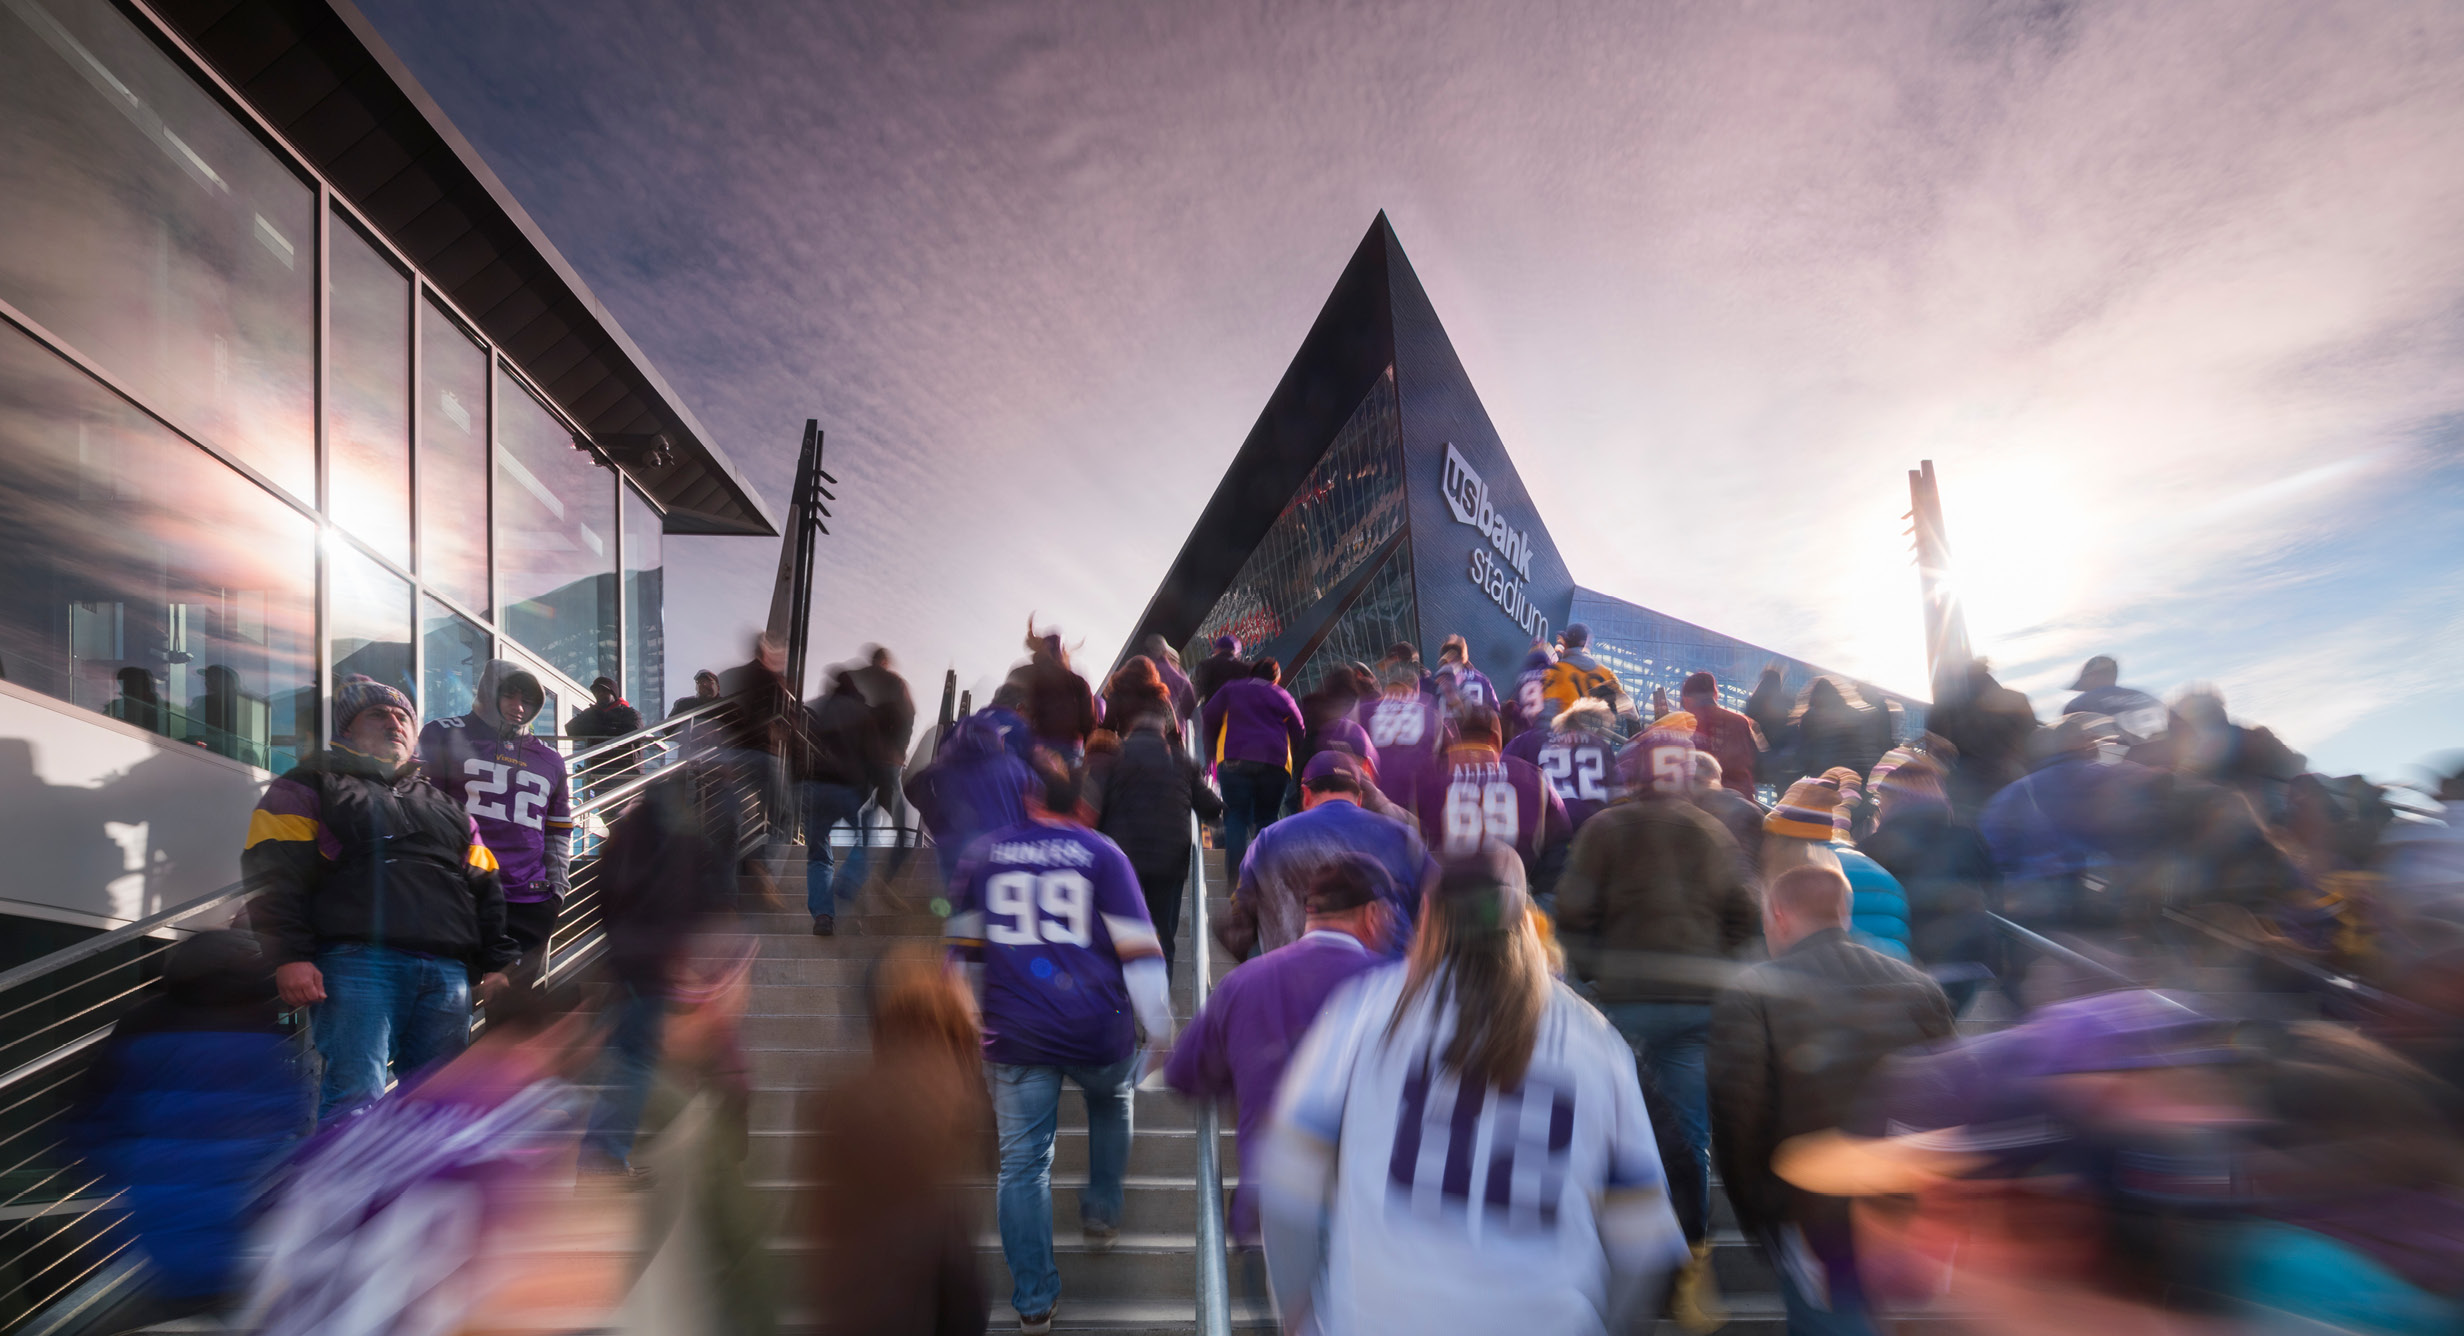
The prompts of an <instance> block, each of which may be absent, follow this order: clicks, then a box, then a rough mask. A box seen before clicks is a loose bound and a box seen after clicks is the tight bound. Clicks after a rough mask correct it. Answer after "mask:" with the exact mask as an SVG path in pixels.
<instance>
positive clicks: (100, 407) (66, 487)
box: [0, 324, 316, 770]
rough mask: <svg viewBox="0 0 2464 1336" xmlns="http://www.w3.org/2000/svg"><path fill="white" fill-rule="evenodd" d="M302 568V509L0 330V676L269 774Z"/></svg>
mask: <svg viewBox="0 0 2464 1336" xmlns="http://www.w3.org/2000/svg"><path fill="white" fill-rule="evenodd" d="M315 570H316V530H315V526H314V524H313V523H312V522H311V521H310V520H309V519H308V518H307V517H306V516H304V515H301V514H299V513H298V512H296V511H294V510H293V509H291V508H290V507H289V506H286V505H284V504H283V503H282V502H280V501H278V500H276V499H275V498H274V497H272V496H271V495H269V494H267V493H266V492H265V490H264V489H263V488H260V487H258V486H257V485H256V484H255V483H252V482H250V481H249V480H247V479H246V478H244V477H242V476H241V475H240V474H238V473H235V472H233V471H232V470H231V469H229V468H226V467H224V466H223V464H222V463H220V462H219V461H217V460H215V459H214V458H213V457H212V456H210V455H208V454H207V453H206V452H205V451H203V450H200V449H198V448H197V447H196V446H195V445H193V444H191V443H189V442H187V441H184V440H181V439H180V438H179V437H177V436H174V435H173V434H171V433H170V432H168V431H165V430H163V429H162V427H161V426H160V425H158V424H156V423H155V422H154V421H153V420H152V419H150V418H147V417H146V416H144V415H143V414H141V413H139V412H137V411H136V410H135V409H133V408H131V407H129V406H128V404H127V403H126V402H125V401H123V400H122V399H120V398H119V397H118V396H116V395H113V394H112V393H111V392H109V391H108V390H105V389H104V388H103V387H102V386H100V385H98V384H96V383H95V382H94V381H93V380H92V379H91V378H89V377H87V376H86V375H85V374H84V373H82V372H80V371H78V370H77V369H76V368H75V367H73V366H71V365H69V364H68V363H67V362H66V361H64V360H62V359H61V358H59V357H57V356H55V355H53V354H52V353H51V352H50V351H49V350H48V349H45V348H43V347H41V346H40V345H38V344H36V343H35V342H34V341H33V340H32V339H30V338H28V337H26V335H24V334H23V333H22V332H20V331H19V330H17V329H16V328H15V327H14V326H11V325H7V324H0V571H6V572H8V579H6V580H0V676H5V677H6V678H7V679H8V680H9V681H11V682H14V683H16V684H18V685H19V686H22V687H27V688H29V689H32V690H35V691H40V692H42V693H44V694H45V695H48V696H52V697H55V698H58V699H60V700H65V701H68V702H70V703H72V704H76V705H80V706H84V707H86V708H88V709H94V710H102V711H105V712H108V713H110V714H112V715H114V716H115V717H118V718H120V719H123V720H126V721H127V722H129V723H132V724H135V725H137V726H138V727H141V728H145V729H149V730H151V731H153V732H157V733H161V734H163V735H165V736H168V737H172V738H176V739H179V740H181V741H184V742H189V743H194V744H196V745H198V746H201V747H206V748H209V749H211V750H213V751H217V752H220V753H222V754H223V755H225V756H230V757H233V758H235V759H238V760H242V761H246V762H248V763H249V764H251V765H258V766H264V767H266V768H268V769H273V770H282V769H286V768H288V767H289V766H290V765H291V764H292V763H293V762H294V761H295V760H296V759H297V757H298V753H299V750H300V748H301V747H302V745H303V744H304V743H305V742H306V741H307V736H306V735H307V734H308V733H309V732H311V731H313V727H314V723H315V719H316V704H315V703H316V670H315V655H314V653H313V652H312V650H311V646H312V644H313V643H314V641H313V637H314V635H315V629H314V628H315V615H314V614H315V602H316V584H315V574H314V572H315Z"/></svg>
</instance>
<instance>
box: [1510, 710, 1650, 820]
mask: <svg viewBox="0 0 2464 1336" xmlns="http://www.w3.org/2000/svg"><path fill="white" fill-rule="evenodd" d="M1616 729H1617V715H1616V713H1615V712H1614V711H1612V710H1610V709H1609V707H1608V705H1607V703H1606V702H1604V701H1596V700H1589V701H1576V702H1575V703H1574V704H1573V705H1572V706H1570V707H1568V708H1567V710H1566V712H1565V713H1563V714H1561V715H1558V716H1557V718H1556V719H1555V720H1554V721H1552V722H1551V723H1550V724H1549V726H1548V727H1546V728H1533V729H1526V730H1525V731H1524V732H1523V733H1521V734H1520V735H1518V736H1516V737H1515V738H1514V739H1513V740H1511V741H1509V742H1508V743H1507V744H1506V755H1507V756H1510V757H1513V758H1515V759H1517V760H1521V761H1527V762H1529V763H1530V764H1532V765H1534V766H1537V767H1539V769H1540V773H1541V774H1543V775H1545V776H1547V777H1548V781H1549V783H1550V785H1551V786H1552V787H1554V788H1555V789H1556V790H1557V800H1558V802H1560V803H1562V804H1563V805H1564V806H1565V809H1566V824H1567V826H1568V827H1569V831H1570V832H1571V831H1578V830H1581V829H1582V828H1583V823H1584V822H1586V821H1589V820H1590V819H1591V818H1592V817H1594V816H1596V815H1598V814H1599V812H1600V809H1602V808H1604V807H1606V806H1608V805H1609V804H1610V803H1613V802H1615V801H1617V799H1618V798H1619V797H1620V796H1622V795H1623V794H1624V792H1625V787H1624V785H1622V784H1620V783H1619V782H1618V779H1617V736H1616Z"/></svg>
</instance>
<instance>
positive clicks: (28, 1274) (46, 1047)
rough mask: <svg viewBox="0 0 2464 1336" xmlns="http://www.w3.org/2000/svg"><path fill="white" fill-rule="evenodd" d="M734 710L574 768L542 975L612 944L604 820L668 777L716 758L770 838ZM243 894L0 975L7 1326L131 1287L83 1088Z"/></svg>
mask: <svg viewBox="0 0 2464 1336" xmlns="http://www.w3.org/2000/svg"><path fill="white" fill-rule="evenodd" d="M730 708H731V707H729V706H727V705H726V704H724V703H714V704H713V705H712V706H710V707H708V708H706V709H703V710H698V711H692V712H689V713H687V714H683V715H678V716H676V717H674V718H671V719H666V720H662V721H660V722H658V723H655V724H652V725H650V726H649V727H646V728H644V729H641V730H640V731H638V732H635V733H630V734H627V735H625V736H624V737H621V738H615V739H610V740H608V741H605V742H601V743H597V744H596V745H594V746H591V747H588V748H585V749H582V750H579V751H576V752H573V753H572V754H571V755H569V756H568V757H567V758H566V765H567V770H568V774H569V775H570V782H571V784H572V788H573V793H574V795H575V797H574V803H573V818H574V851H575V852H574V857H573V861H572V865H571V874H572V876H571V881H572V887H571V892H570V894H569V895H568V897H567V899H566V902H565V906H564V909H563V911H562V913H561V914H560V916H559V919H558V924H557V927H556V930H555V932H554V933H553V934H552V935H551V937H550V939H549V944H548V950H547V953H546V955H547V958H546V960H545V962H544V963H543V971H542V972H543V973H544V974H545V976H546V977H548V978H550V979H563V978H569V977H575V976H577V975H578V974H579V972H580V971H581V970H583V969H584V968H585V967H587V966H588V965H589V964H590V963H591V962H592V961H593V960H594V959H596V958H597V956H598V955H599V953H600V951H601V950H602V949H603V947H604V946H605V943H606V940H607V935H606V931H605V929H604V927H603V925H602V924H601V921H600V913H599V908H600V898H601V897H600V894H599V891H600V884H599V883H600V876H601V868H600V865H599V861H598V858H597V855H596V851H597V847H598V844H599V842H600V840H601V839H603V838H604V836H605V834H606V827H607V823H608V821H609V820H610V819H612V818H613V816H614V815H615V814H616V813H617V812H618V811H620V810H621V809H622V808H623V806H624V805H625V804H626V803H629V802H631V801H632V799H633V798H634V797H635V796H636V795H638V794H639V793H641V792H642V791H643V790H644V789H646V788H647V787H649V785H650V784H651V783H653V782H654V781H655V780H657V779H658V778H659V777H660V775H661V774H662V773H663V772H665V771H667V770H669V769H671V768H673V767H675V766H677V765H680V764H684V763H687V762H703V761H715V762H717V763H716V764H712V765H706V766H702V767H700V768H699V769H697V770H696V771H695V773H694V778H693V781H692V782H696V783H710V784H716V785H723V786H728V787H730V788H734V789H736V790H738V791H737V792H735V793H732V794H729V795H727V796H726V797H725V798H724V799H723V800H722V801H721V802H720V803H719V804H718V805H719V806H720V807H721V808H722V809H724V810H728V811H729V812H731V814H732V818H733V820H734V821H735V824H736V826H737V830H738V835H739V848H738V853H739V855H740V856H741V855H743V854H745V853H747V852H749V850H750V849H751V848H752V847H754V846H757V845H759V844H760V843H762V842H764V841H767V840H768V839H769V838H770V830H769V828H768V823H767V820H766V818H765V816H764V813H765V812H766V811H768V810H769V809H770V807H771V803H768V802H762V801H754V800H752V798H751V795H750V794H749V793H746V792H742V791H741V786H742V783H743V781H744V779H745V776H743V775H739V774H736V773H734V771H733V769H732V768H731V767H730V766H729V764H728V763H727V761H726V760H725V759H724V758H723V757H722V756H721V747H720V743H721V742H722V741H723V740H724V738H725V735H726V733H727V731H728V725H729V723H730V722H731V721H730V719H729V718H728V716H727V711H728V710H729V709H730ZM775 799H776V795H773V801H775ZM239 834H240V832H238V831H234V832H232V838H233V839H234V840H235V841H236V840H237V839H238V838H239ZM246 897H247V887H246V885H245V884H233V885H230V886H226V887H224V888H222V889H221V890H218V891H215V892H213V893H212V894H209V895H205V896H200V897H198V898H197V899H194V900H191V901H188V902H187V903H185V904H181V905H177V906H174V907H172V908H170V909H167V910H164V911H162V912H160V913H157V914H154V915H152V916H150V917H148V918H145V919H141V920H139V921H137V922H135V923H131V924H128V925H126V926H124V927H120V928H115V929H112V930H111V931H109V932H105V933H101V934H98V935H96V936H94V937H91V938H88V939H87V940H85V941H83V942H79V943H76V944H75V945H72V946H69V947H66V948H63V949H62V950H59V951H55V952H52V953H51V954H49V955H46V956H43V957H41V958H40V959H37V960H33V961H30V962H28V963H26V964H24V965H20V966H18V967H16V968H14V969H10V970H8V971H5V972H0V1165H5V1166H6V1167H5V1168H0V1329H8V1330H14V1329H16V1328H17V1327H19V1326H20V1325H21V1324H25V1323H27V1322H28V1321H29V1319H31V1318H33V1317H34V1316H35V1315H38V1314H43V1313H45V1310H46V1309H48V1308H51V1307H52V1306H53V1305H55V1304H59V1303H61V1301H62V1300H63V1298H64V1297H68V1296H71V1295H72V1292H76V1293H75V1295H74V1298H73V1299H72V1301H71V1304H72V1305H73V1306H76V1307H79V1308H86V1307H91V1306H92V1305H93V1304H95V1303H99V1302H102V1301H103V1300H104V1299H107V1298H108V1297H109V1292H110V1290H111V1289H112V1286H113V1285H114V1284H116V1283H119V1282H122V1281H129V1280H131V1279H132V1278H131V1277H130V1276H128V1275H125V1274H122V1273H127V1272H129V1268H128V1267H126V1266H125V1265H123V1266H121V1267H120V1268H118V1270H117V1271H107V1270H106V1268H110V1267H111V1266H112V1264H113V1262H114V1260H115V1259H118V1258H120V1257H122V1256H123V1255H124V1254H125V1253H126V1252H127V1250H128V1248H129V1247H130V1245H131V1243H132V1242H133V1240H130V1239H128V1238H126V1237H125V1236H124V1235H122V1234H120V1233H118V1232H116V1231H115V1229H114V1227H115V1226H116V1225H117V1224H118V1222H119V1219H120V1212H119V1211H118V1210H117V1209H116V1208H115V1204H116V1202H117V1201H118V1194H116V1193H107V1194H105V1195H100V1196H92V1195H88V1194H91V1193H93V1192H95V1190H96V1189H98V1188H100V1187H102V1186H103V1184H102V1182H101V1180H100V1179H99V1178H98V1177H96V1176H93V1175H91V1174H89V1173H85V1172H82V1171H81V1170H82V1166H80V1165H79V1164H78V1162H77V1161H76V1159H75V1157H74V1155H73V1154H72V1153H71V1148H70V1147H69V1145H68V1137H67V1131H68V1119H69V1117H70V1116H71V1113H72V1110H73V1108H74V1103H75V1095H76V1093H77V1090H76V1088H77V1086H78V1084H79V1081H80V1078H81V1077H82V1076H83V1075H84V1073H85V1068H86V1064H87V1061H88V1059H89V1058H90V1056H91V1052H92V1050H93V1049H94V1047H95V1046H96V1045H98V1044H100V1043H101V1042H102V1041H103V1040H104V1039H105V1038H107V1037H109V1035H110V1033H111V1028H112V1026H113V1025H114V1024H115V1023H116V1022H117V1021H118V1020H119V1019H120V1018H121V1017H122V1016H124V1015H126V1014H127V1013H128V1012H129V1011H130V1010H132V1009H133V1008H135V1007H136V1006H137V1005H138V1004H140V1003H142V1002H143V1001H145V1000H146V999H147V998H149V997H152V996H153V995H154V994H155V993H156V992H157V990H158V989H159V987H160V975H161V962H162V957H163V955H164V954H165V953H166V952H168V951H169V950H170V949H171V948H172V947H173V946H175V945H177V944H178V942H179V941H181V940H182V939H184V938H185V937H187V936H189V935H191V934H193V933H194V932H197V931H201V930H204V929H206V928H213V927H222V926H225V925H226V924H229V923H232V922H233V921H235V920H241V921H244V919H245V915H246ZM482 1023H484V1019H483V1022H482ZM97 1277H100V1279H96V1278H97ZM81 1286H82V1287H84V1288H83V1289H82V1290H80V1287H81ZM63 1306H64V1307H65V1306H70V1305H63Z"/></svg>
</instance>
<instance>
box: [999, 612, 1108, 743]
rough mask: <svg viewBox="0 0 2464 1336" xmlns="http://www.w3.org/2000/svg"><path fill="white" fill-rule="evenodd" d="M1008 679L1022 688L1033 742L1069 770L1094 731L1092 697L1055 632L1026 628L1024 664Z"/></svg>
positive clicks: (1033, 627)
mask: <svg viewBox="0 0 2464 1336" xmlns="http://www.w3.org/2000/svg"><path fill="white" fill-rule="evenodd" d="M1013 677H1014V678H1015V679H1016V680H1017V681H1018V682H1019V683H1020V684H1021V685H1022V686H1024V687H1025V688H1026V692H1027V699H1026V705H1025V709H1024V713H1025V715H1026V717H1027V726H1028V727H1029V728H1032V729H1033V730H1035V741H1036V742H1037V743H1038V744H1039V745H1041V746H1044V747H1047V748H1050V749H1051V751H1052V753H1053V755H1055V756H1058V757H1060V758H1061V762H1062V764H1064V765H1067V766H1069V767H1070V768H1071V769H1073V770H1075V769H1076V768H1077V766H1078V762H1079V759H1080V758H1081V757H1083V756H1085V755H1086V746H1087V736H1088V735H1089V734H1091V733H1093V732H1094V731H1095V722H1096V721H1095V692H1094V690H1093V689H1092V688H1090V687H1089V686H1087V680H1086V679H1085V678H1083V677H1080V676H1079V675H1078V673H1077V672H1076V670H1074V669H1072V668H1071V667H1070V665H1069V651H1068V650H1066V649H1064V648H1062V646H1061V636H1060V633H1059V632H1057V631H1042V632H1039V631H1037V630H1036V629H1035V623H1034V621H1033V620H1032V619H1029V621H1028V623H1027V662H1026V665H1025V666H1024V667H1023V668H1021V669H1019V670H1018V672H1017V673H1016V674H1014V675H1013Z"/></svg>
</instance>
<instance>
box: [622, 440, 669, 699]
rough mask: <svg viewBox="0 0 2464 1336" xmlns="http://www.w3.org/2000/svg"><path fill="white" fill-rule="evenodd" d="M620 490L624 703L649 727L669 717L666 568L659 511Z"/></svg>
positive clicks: (629, 488)
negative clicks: (639, 715)
mask: <svg viewBox="0 0 2464 1336" xmlns="http://www.w3.org/2000/svg"><path fill="white" fill-rule="evenodd" d="M623 491H624V508H625V513H624V562H623V566H624V585H625V684H624V692H625V698H626V699H628V700H630V701H632V702H633V708H635V709H637V710H640V711H641V712H642V719H643V720H644V721H645V722H647V721H649V720H653V719H664V718H666V717H667V701H666V700H665V699H663V697H665V696H666V694H667V603H666V588H665V586H666V583H667V569H666V566H665V565H664V557H663V555H662V546H663V545H662V544H661V542H660V534H661V529H660V523H661V521H660V519H659V512H658V511H656V510H654V509H652V508H651V505H650V502H649V501H648V499H646V498H644V497H643V496H642V494H641V493H640V492H637V491H635V490H634V489H633V486H632V484H630V483H628V484H626V485H625V487H624V488H623Z"/></svg>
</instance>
